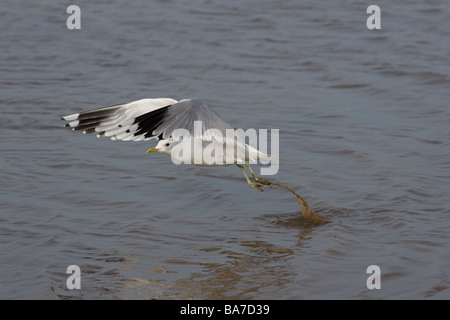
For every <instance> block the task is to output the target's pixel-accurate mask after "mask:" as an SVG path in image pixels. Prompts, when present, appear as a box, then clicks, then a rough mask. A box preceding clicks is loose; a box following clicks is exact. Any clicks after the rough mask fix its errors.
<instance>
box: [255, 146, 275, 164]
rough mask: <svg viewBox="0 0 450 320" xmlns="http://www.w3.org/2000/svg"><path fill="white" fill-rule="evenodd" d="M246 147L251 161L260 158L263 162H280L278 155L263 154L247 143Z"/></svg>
mask: <svg viewBox="0 0 450 320" xmlns="http://www.w3.org/2000/svg"><path fill="white" fill-rule="evenodd" d="M247 147H248V152H249V158H250V160H252V161H258V160H262V161H263V162H280V160H281V159H280V158H279V157H276V156H272V155H268V154H265V153H263V152H261V151H259V150H257V149H255V148H253V147H251V146H249V145H247Z"/></svg>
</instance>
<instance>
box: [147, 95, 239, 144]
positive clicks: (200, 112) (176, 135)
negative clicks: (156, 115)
mask: <svg viewBox="0 0 450 320" xmlns="http://www.w3.org/2000/svg"><path fill="white" fill-rule="evenodd" d="M196 122H197V124H196ZM200 125H201V126H200ZM196 126H197V127H196ZM177 129H184V130H187V131H188V132H189V135H190V136H191V137H195V138H203V140H211V139H212V137H213V136H214V138H215V139H216V140H221V138H222V137H223V138H225V136H226V130H227V129H233V127H231V126H230V125H229V124H228V123H226V122H225V121H224V120H223V119H222V117H221V116H220V115H219V114H218V113H217V112H215V111H214V110H213V109H211V108H210V107H209V106H208V105H206V104H205V103H204V102H202V101H200V100H196V99H185V100H181V101H180V102H178V103H176V104H173V105H171V106H170V107H169V108H168V110H167V115H166V116H165V118H164V121H163V122H162V123H161V125H160V126H158V127H157V128H156V129H155V130H154V132H153V134H155V135H157V136H159V135H162V136H161V137H162V138H163V139H168V138H170V139H174V140H179V139H180V138H181V135H180V134H181V133H182V131H178V130H177ZM210 129H214V130H210ZM216 133H217V134H216Z"/></svg>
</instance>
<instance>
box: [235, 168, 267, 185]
mask: <svg viewBox="0 0 450 320" xmlns="http://www.w3.org/2000/svg"><path fill="white" fill-rule="evenodd" d="M237 166H238V168H239V169H241V171H242V173H243V174H244V176H245V179H247V182H248V184H249V185H251V186H252V187H253V188H255V189H258V190H259V191H264V189H263V188H261V186H260V185H259V184H257V183H254V182H253V181H251V180H250V179H249V178H248V176H247V174H246V173H245V169H244V167H243V166H241V165H240V164H237Z"/></svg>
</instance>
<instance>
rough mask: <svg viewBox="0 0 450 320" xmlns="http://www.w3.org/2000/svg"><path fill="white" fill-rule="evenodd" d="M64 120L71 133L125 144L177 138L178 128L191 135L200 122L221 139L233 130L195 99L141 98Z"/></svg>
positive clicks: (66, 117) (69, 116) (70, 116)
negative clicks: (104, 138) (218, 134)
mask: <svg viewBox="0 0 450 320" xmlns="http://www.w3.org/2000/svg"><path fill="white" fill-rule="evenodd" d="M62 120H65V121H68V123H67V124H66V127H71V128H72V130H82V131H83V133H94V132H96V133H97V136H98V137H111V139H112V140H124V141H130V140H132V141H141V140H150V139H154V138H158V139H167V138H172V139H178V138H179V136H178V135H176V134H174V131H175V130H176V129H185V130H187V131H188V132H189V133H190V135H191V136H192V135H194V123H195V121H201V124H202V132H204V131H206V130H208V129H217V130H219V131H220V132H221V133H222V137H225V134H226V129H232V127H231V126H230V125H229V124H227V123H226V122H225V121H224V120H223V119H222V118H221V117H220V116H219V114H217V113H216V112H215V111H214V110H212V109H211V108H210V107H208V106H207V105H206V104H205V103H203V102H202V101H200V100H194V99H185V100H181V101H179V102H177V101H176V100H173V99H169V98H159V99H142V100H138V101H133V102H130V103H127V104H122V105H117V106H111V107H105V108H99V109H94V110H90V111H85V112H81V113H76V114H72V115H68V116H65V117H62ZM202 132H200V133H199V134H202ZM175 133H177V131H175Z"/></svg>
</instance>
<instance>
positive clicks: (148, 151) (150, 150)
mask: <svg viewBox="0 0 450 320" xmlns="http://www.w3.org/2000/svg"><path fill="white" fill-rule="evenodd" d="M155 151H159V149H158V148H150V149H148V150H147V153H152V152H155Z"/></svg>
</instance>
